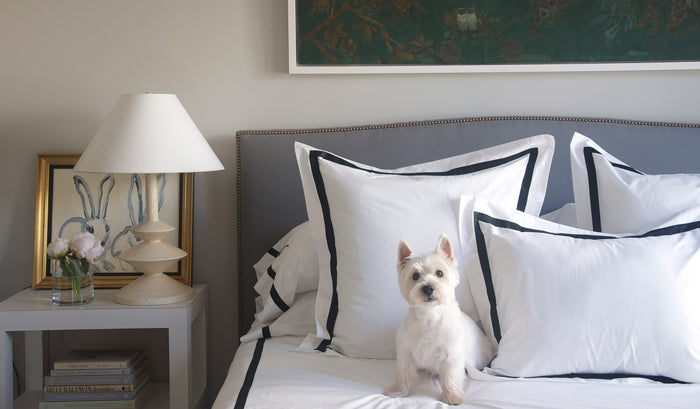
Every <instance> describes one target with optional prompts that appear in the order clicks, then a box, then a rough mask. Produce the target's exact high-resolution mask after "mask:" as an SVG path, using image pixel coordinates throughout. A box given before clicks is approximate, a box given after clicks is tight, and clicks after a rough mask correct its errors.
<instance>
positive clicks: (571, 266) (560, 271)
mask: <svg viewBox="0 0 700 409" xmlns="http://www.w3.org/2000/svg"><path fill="white" fill-rule="evenodd" d="M699 215H700V212H698V209H694V210H693V214H692V215H682V216H680V217H679V218H677V219H674V220H672V221H671V222H668V223H667V224H665V225H666V226H667V227H662V228H659V229H656V230H653V231H650V232H648V233H645V234H640V235H634V236H632V235H628V236H615V235H609V234H603V233H594V232H589V231H584V230H580V229H575V228H571V227H567V226H562V225H558V224H554V223H551V222H548V221H545V220H542V219H540V218H537V217H533V216H531V215H527V214H524V213H522V212H517V211H512V210H505V209H502V208H500V207H497V206H495V205H492V204H489V203H486V202H485V201H482V200H478V199H475V198H474V197H468V196H465V197H463V198H462V202H461V210H460V240H461V243H460V244H461V248H462V250H463V251H464V249H471V248H472V246H475V247H476V249H477V250H476V253H477V254H475V252H471V251H468V252H466V253H465V258H470V261H469V265H470V266H471V268H468V269H467V277H468V279H469V283H470V285H471V288H472V291H473V293H474V298H475V301H476V305H477V308H478V310H479V315H480V316H481V319H482V324H484V329H485V330H486V333H487V335H488V336H489V337H490V338H491V340H492V342H494V343H495V342H497V343H498V353H497V355H496V358H494V360H493V361H492V363H491V364H490V365H489V368H488V369H487V370H486V371H487V372H489V373H491V374H495V375H503V376H511V377H541V376H587V377H601V378H608V377H632V376H642V377H651V378H652V379H656V378H654V377H667V378H672V380H677V381H682V382H700V297H698V294H700V274H698V272H699V271H700V222H692V223H686V224H678V225H676V224H675V223H676V222H677V221H678V220H681V219H686V220H687V219H694V220H697V219H698V216H699Z"/></svg>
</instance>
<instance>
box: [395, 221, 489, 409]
mask: <svg viewBox="0 0 700 409" xmlns="http://www.w3.org/2000/svg"><path fill="white" fill-rule="evenodd" d="M412 255H413V251H412V250H411V248H410V247H409V246H408V244H407V243H406V242H405V241H403V240H401V242H400V243H399V259H398V264H397V270H398V273H399V287H400V289H401V295H403V298H405V299H406V301H407V302H408V305H409V309H408V313H407V314H406V317H405V318H404V320H403V322H402V323H401V326H399V329H398V331H397V332H396V359H397V363H398V369H399V374H398V379H397V380H396V383H395V384H394V385H392V386H391V387H390V388H389V389H388V390H387V391H386V395H388V396H391V397H399V396H406V395H408V394H409V392H410V390H411V387H412V386H413V385H415V384H416V382H418V380H419V379H420V373H427V374H428V375H431V376H434V377H437V378H438V380H439V381H440V385H441V386H442V394H441V395H440V400H441V401H443V402H445V403H447V404H449V405H458V404H460V403H462V400H463V399H464V388H465V386H466V385H465V384H466V381H467V375H466V372H465V368H466V367H467V366H471V367H474V368H476V369H479V370H481V369H483V368H484V366H486V365H487V364H488V363H489V361H490V360H491V359H492V358H493V356H494V353H493V351H492V348H491V343H490V342H489V340H488V339H487V338H486V336H484V334H483V333H482V332H481V329H479V327H478V326H477V325H476V323H474V321H472V320H471V319H470V318H469V317H468V316H467V315H466V314H464V313H463V312H462V310H460V308H459V304H458V303H457V300H456V299H455V287H456V286H457V284H459V272H458V270H457V260H456V258H455V257H454V253H453V251H452V244H450V240H449V239H448V238H447V236H445V235H444V234H443V235H441V236H440V239H439V240H438V245H437V248H436V249H435V251H434V252H433V253H431V254H428V255H427V256H424V257H412Z"/></svg>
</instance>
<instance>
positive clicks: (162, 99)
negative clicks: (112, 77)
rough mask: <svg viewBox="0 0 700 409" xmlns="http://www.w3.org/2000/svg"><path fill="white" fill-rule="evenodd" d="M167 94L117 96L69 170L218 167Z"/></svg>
mask: <svg viewBox="0 0 700 409" xmlns="http://www.w3.org/2000/svg"><path fill="white" fill-rule="evenodd" d="M223 168H224V167H223V165H222V164H221V162H220V161H219V159H218V158H217V157H216V154H215V153H214V151H213V150H212V149H211V147H210V146H209V144H208V143H207V141H206V139H204V136H202V133H201V132H200V131H199V129H197V126H196V125H195V124H194V122H193V121H192V118H190V116H189V115H188V114H187V111H186V110H185V108H184V107H183V106H182V104H181V103H180V101H179V100H178V99H177V96H175V95H172V94H131V95H122V96H121V97H120V98H119V100H118V101H117V103H116V104H115V106H114V108H112V112H110V114H109V116H108V117H107V119H106V120H105V121H104V123H103V124H102V127H101V128H100V129H99V131H97V135H95V137H94V138H93V139H92V141H90V144H89V145H88V146H87V148H85V152H83V154H82V156H81V157H80V160H78V163H76V164H75V166H74V167H73V169H74V170H75V171H78V172H100V173H188V172H205V171H213V170H221V169H223Z"/></svg>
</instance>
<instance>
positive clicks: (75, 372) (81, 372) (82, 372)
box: [51, 368, 134, 376]
mask: <svg viewBox="0 0 700 409" xmlns="http://www.w3.org/2000/svg"><path fill="white" fill-rule="evenodd" d="M133 372H134V368H124V369H60V370H56V369H52V370H51V376H86V375H129V374H131V373H133Z"/></svg>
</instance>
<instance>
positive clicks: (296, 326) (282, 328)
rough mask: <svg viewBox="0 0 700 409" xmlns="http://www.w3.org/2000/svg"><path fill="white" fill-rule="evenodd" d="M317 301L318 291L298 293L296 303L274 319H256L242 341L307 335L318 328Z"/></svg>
mask: <svg viewBox="0 0 700 409" xmlns="http://www.w3.org/2000/svg"><path fill="white" fill-rule="evenodd" d="M315 302H316V291H309V292H306V293H303V294H298V295H297V297H296V301H295V302H294V304H292V305H290V307H289V309H288V310H286V311H285V312H283V313H281V314H280V316H279V317H277V318H276V319H275V320H274V321H272V322H269V323H265V324H264V323H261V322H260V321H257V320H256V321H255V322H254V323H253V325H252V326H251V328H250V330H249V331H248V333H247V334H245V335H243V336H242V337H241V342H248V341H251V340H254V339H259V338H272V337H279V336H283V335H297V336H305V335H307V334H308V333H309V332H310V331H313V330H314V328H316V322H315V320H314V304H315Z"/></svg>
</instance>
